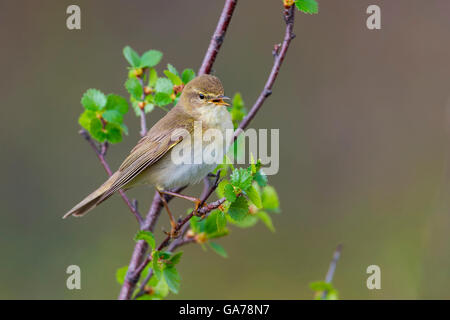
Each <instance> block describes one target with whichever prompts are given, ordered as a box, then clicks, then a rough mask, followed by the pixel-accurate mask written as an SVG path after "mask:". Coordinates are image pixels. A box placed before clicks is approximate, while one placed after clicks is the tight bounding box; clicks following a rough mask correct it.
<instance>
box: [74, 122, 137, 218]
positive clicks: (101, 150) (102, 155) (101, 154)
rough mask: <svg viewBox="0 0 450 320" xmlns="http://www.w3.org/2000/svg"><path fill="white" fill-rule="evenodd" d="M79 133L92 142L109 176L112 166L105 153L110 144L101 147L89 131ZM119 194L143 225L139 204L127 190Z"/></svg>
mask: <svg viewBox="0 0 450 320" xmlns="http://www.w3.org/2000/svg"><path fill="white" fill-rule="evenodd" d="M79 134H80V135H81V136H82V137H83V138H84V139H85V140H86V141H87V142H88V143H89V144H90V146H91V147H92V149H93V150H94V152H95V154H96V155H97V158H98V160H100V163H101V164H102V166H103V168H104V169H105V171H106V173H107V174H108V176H111V175H112V171H111V168H110V167H109V164H108V162H106V159H105V155H106V151H107V150H108V144H107V143H106V142H105V143H102V145H101V147H100V148H99V147H98V146H97V145H96V144H95V142H94V141H93V140H92V138H91V136H90V135H89V133H88V132H87V131H86V130H84V129H82V130H80V131H79ZM119 194H120V196H121V197H122V199H123V201H124V202H125V204H126V205H127V207H128V208H129V209H130V211H131V213H132V214H133V215H134V216H135V218H136V220H137V221H138V223H139V225H140V226H141V225H142V223H143V220H142V216H141V214H140V213H139V211H138V209H137V206H135V205H133V203H132V202H131V201H130V199H129V198H128V197H127V195H126V194H125V192H124V191H123V190H119Z"/></svg>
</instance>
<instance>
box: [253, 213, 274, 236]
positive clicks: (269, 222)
mask: <svg viewBox="0 0 450 320" xmlns="http://www.w3.org/2000/svg"><path fill="white" fill-rule="evenodd" d="M256 216H257V217H258V218H259V219H260V220H261V221H262V222H263V223H264V224H265V225H266V227H267V228H268V229H269V230H270V231H272V232H275V227H274V226H273V223H272V218H271V217H270V216H269V214H268V213H267V212H265V211H258V213H256Z"/></svg>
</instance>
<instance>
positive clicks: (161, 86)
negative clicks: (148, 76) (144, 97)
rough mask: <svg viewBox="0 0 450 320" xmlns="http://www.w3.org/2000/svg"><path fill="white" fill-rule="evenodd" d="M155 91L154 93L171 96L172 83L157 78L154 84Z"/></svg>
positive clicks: (165, 79)
mask: <svg viewBox="0 0 450 320" xmlns="http://www.w3.org/2000/svg"><path fill="white" fill-rule="evenodd" d="M155 90H156V92H164V93H167V94H168V95H171V94H172V92H173V84H172V81H170V80H169V79H167V78H158V80H157V81H156V84H155Z"/></svg>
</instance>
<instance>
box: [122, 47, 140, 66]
mask: <svg viewBox="0 0 450 320" xmlns="http://www.w3.org/2000/svg"><path fill="white" fill-rule="evenodd" d="M123 55H124V57H125V59H127V61H128V63H129V64H130V65H131V66H132V67H135V68H138V67H139V65H140V64H141V59H140V58H139V55H138V54H137V52H136V51H134V50H133V49H131V47H129V46H126V47H125V48H123Z"/></svg>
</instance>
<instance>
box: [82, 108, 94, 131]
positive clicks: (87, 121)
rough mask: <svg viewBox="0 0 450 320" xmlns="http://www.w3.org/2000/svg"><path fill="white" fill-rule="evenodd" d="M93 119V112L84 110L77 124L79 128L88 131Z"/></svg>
mask: <svg viewBox="0 0 450 320" xmlns="http://www.w3.org/2000/svg"><path fill="white" fill-rule="evenodd" d="M95 117H96V113H95V112H94V111H91V110H84V112H83V113H82V114H81V115H80V117H79V118H78V123H79V124H80V126H81V127H83V128H84V129H86V130H88V131H89V130H90V129H91V120H92V119H94V118H95Z"/></svg>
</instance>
